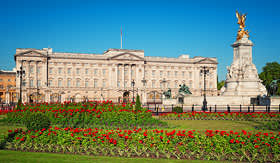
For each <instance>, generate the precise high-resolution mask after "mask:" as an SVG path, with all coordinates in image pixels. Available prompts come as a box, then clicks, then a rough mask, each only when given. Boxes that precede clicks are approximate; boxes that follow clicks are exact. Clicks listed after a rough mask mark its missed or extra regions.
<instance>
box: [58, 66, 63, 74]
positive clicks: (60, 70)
mask: <svg viewBox="0 0 280 163" xmlns="http://www.w3.org/2000/svg"><path fill="white" fill-rule="evenodd" d="M61 73H62V68H61V67H60V68H58V74H59V75H61Z"/></svg>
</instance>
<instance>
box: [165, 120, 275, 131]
mask: <svg viewBox="0 0 280 163" xmlns="http://www.w3.org/2000/svg"><path fill="white" fill-rule="evenodd" d="M164 121H166V122H167V123H168V125H169V126H170V127H171V128H174V129H186V130H197V131H200V132H205V131H206V130H224V131H230V130H233V131H241V130H246V131H253V132H258V131H260V132H276V131H272V130H256V129H255V127H256V126H259V125H261V124H263V123H264V122H255V121H231V120H164Z"/></svg>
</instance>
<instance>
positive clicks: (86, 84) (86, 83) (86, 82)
mask: <svg viewBox="0 0 280 163" xmlns="http://www.w3.org/2000/svg"><path fill="white" fill-rule="evenodd" d="M85 87H86V88H87V87H88V80H86V81H85Z"/></svg>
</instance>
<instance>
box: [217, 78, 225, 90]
mask: <svg viewBox="0 0 280 163" xmlns="http://www.w3.org/2000/svg"><path fill="white" fill-rule="evenodd" d="M224 85H225V80H222V81H220V82H219V78H218V76H217V89H218V90H221V88H222V87H223V86H224Z"/></svg>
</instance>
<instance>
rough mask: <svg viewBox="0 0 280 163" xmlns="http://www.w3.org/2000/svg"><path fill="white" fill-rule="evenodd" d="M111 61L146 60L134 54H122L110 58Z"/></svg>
mask: <svg viewBox="0 0 280 163" xmlns="http://www.w3.org/2000/svg"><path fill="white" fill-rule="evenodd" d="M109 59H113V60H133V61H135V60H136V61H142V60H144V58H142V57H139V56H137V55H135V54H132V53H121V54H117V55H115V56H112V57H110V58H109Z"/></svg>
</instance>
